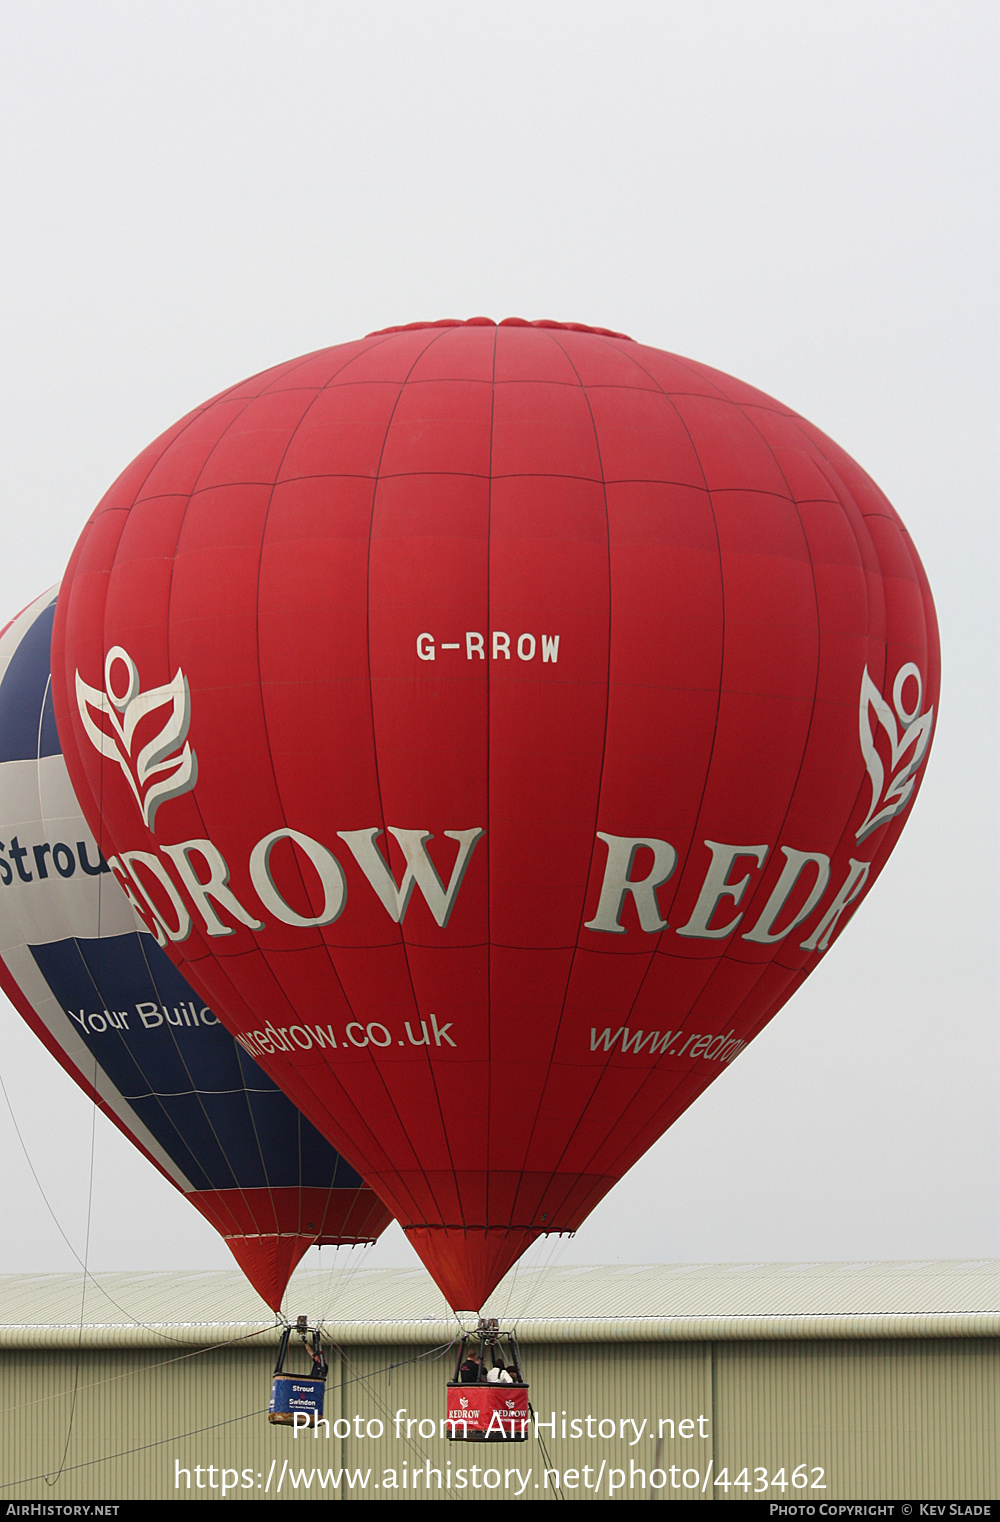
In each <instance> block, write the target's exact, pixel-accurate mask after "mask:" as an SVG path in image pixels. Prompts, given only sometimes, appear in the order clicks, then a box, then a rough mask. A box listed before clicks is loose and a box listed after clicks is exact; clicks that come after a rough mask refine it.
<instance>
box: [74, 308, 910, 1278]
mask: <svg viewBox="0 0 1000 1522" xmlns="http://www.w3.org/2000/svg"><path fill="white" fill-rule="evenodd" d="M53 690H54V696H55V707H56V717H57V721H58V725H59V731H60V735H61V738H62V742H63V747H64V751H65V753H66V759H67V763H68V765H69V768H70V773H71V776H72V779H73V783H74V786H75V788H76V791H77V794H78V796H79V797H80V798H81V800H84V807H85V809H86V810H87V812H88V817H89V819H90V822H91V824H92V826H93V828H94V829H95V832H97V833H98V839H99V841H100V844H101V845H102V848H103V849H104V850H105V852H106V854H108V855H112V854H113V855H114V857H115V860H114V862H113V867H114V870H115V871H116V872H117V874H118V875H119V878H120V880H121V881H122V882H123V884H124V885H125V886H126V887H127V888H128V890H129V891H130V893H131V894H132V896H133V898H134V901H135V903H136V905H137V907H138V908H139V909H140V912H141V913H143V914H144V916H145V918H146V920H147V922H148V923H149V924H150V926H151V928H153V929H154V931H155V932H156V933H157V935H158V938H159V939H160V941H161V943H165V945H166V949H167V950H168V952H169V953H170V955H171V957H172V958H173V959H174V960H175V961H176V962H177V964H178V965H179V966H180V967H181V968H182V969H183V971H184V974H185V976H186V977H187V978H188V979H190V981H191V982H192V983H193V984H194V985H195V986H196V987H197V988H198V989H199V990H200V991H201V992H202V993H203V994H204V997H205V998H206V1000H210V1001H211V1003H212V1006H213V1008H214V1009H216V1010H217V1011H218V1012H219V1014H220V1015H221V1016H223V1017H224V1018H225V1020H226V1022H227V1023H228V1025H229V1027H230V1029H231V1030H232V1031H233V1032H234V1034H236V1035H237V1037H238V1039H240V1040H241V1041H242V1042H243V1044H244V1046H245V1047H246V1049H247V1050H248V1051H249V1052H251V1054H252V1055H253V1056H254V1057H255V1058H257V1060H258V1061H259V1062H260V1063H261V1064H262V1065H263V1066H264V1067H265V1068H266V1069H267V1071H268V1072H270V1073H271V1074H272V1076H273V1077H274V1078H275V1080H276V1081H277V1082H278V1083H280V1085H281V1087H282V1088H283V1089H284V1090H285V1091H286V1093H288V1094H289V1095H290V1097H291V1098H292V1099H293V1100H294V1101H295V1103H296V1104H297V1105H298V1106H299V1107H300V1108H301V1109H302V1110H303V1111H304V1112H305V1113H306V1114H307V1115H308V1116H309V1117H310V1119H311V1120H312V1121H313V1122H314V1123H315V1124H316V1125H317V1126H318V1127H319V1128H320V1130H322V1131H323V1133H324V1134H325V1135H326V1136H327V1137H328V1138H329V1140H330V1141H331V1142H332V1143H333V1145H334V1146H335V1147H337V1149H338V1150H339V1151H341V1152H343V1153H344V1155H345V1156H346V1157H347V1158H348V1159H349V1160H350V1161H351V1162H352V1163H353V1164H354V1166H355V1167H356V1168H358V1169H359V1170H360V1171H361V1172H362V1173H363V1174H364V1176H365V1177H366V1179H368V1180H369V1181H370V1182H371V1183H372V1185H373V1186H374V1187H375V1188H376V1190H377V1191H378V1192H379V1193H380V1194H381V1196H382V1198H383V1199H384V1200H385V1202H386V1203H387V1205H389V1207H390V1208H391V1210H392V1211H393V1213H394V1215H396V1217H397V1218H398V1219H399V1220H400V1221H401V1222H402V1223H403V1225H404V1226H405V1228H406V1230H407V1234H408V1236H409V1237H410V1239H411V1241H412V1242H413V1243H414V1245H415V1246H416V1248H417V1251H418V1252H419V1253H420V1255H421V1257H422V1258H423V1260H424V1262H425V1263H426V1264H427V1266H428V1268H429V1269H430V1270H431V1272H432V1274H433V1275H434V1277H435V1278H436V1279H437V1281H438V1283H439V1284H440V1285H441V1287H442V1289H443V1290H444V1292H445V1294H446V1295H447V1297H448V1299H449V1300H450V1301H451V1303H452V1304H453V1305H454V1306H456V1307H459V1306H460V1307H463V1308H476V1307H479V1306H480V1305H481V1304H482V1302H483V1300H484V1299H485V1297H486V1295H487V1294H488V1293H489V1291H490V1290H491V1289H492V1288H493V1286H494V1285H495V1284H496V1283H497V1282H498V1280H499V1279H500V1277H501V1276H502V1274H503V1273H504V1272H505V1270H506V1269H507V1268H508V1267H509V1265H510V1264H511V1263H512V1262H513V1261H514V1260H515V1259H516V1258H517V1256H518V1255H519V1254H520V1253H521V1252H522V1251H523V1250H524V1248H525V1247H526V1246H527V1244H528V1243H529V1242H531V1241H532V1240H533V1239H534V1238H535V1237H537V1236H538V1235H539V1234H540V1233H542V1232H551V1231H572V1230H574V1229H575V1228H576V1227H578V1226H579V1225H580V1223H581V1222H582V1221H583V1219H584V1218H585V1216H586V1215H587V1213H588V1212H589V1211H590V1210H592V1209H593V1207H594V1205H595V1204H596V1203H597V1201H598V1200H600V1199H601V1197H602V1196H603V1195H604V1194H605V1193H606V1192H607V1190H608V1189H609V1188H610V1187H611V1186H612V1185H613V1184H614V1183H615V1181H616V1180H617V1179H619V1178H620V1177H621V1176H622V1174H623V1173H624V1172H625V1171H626V1169H628V1168H629V1167H630V1166H631V1164H632V1163H634V1162H635V1161H636V1159H637V1158H638V1157H640V1156H641V1155H642V1153H643V1152H644V1151H645V1150H646V1149H647V1148H648V1147H649V1146H650V1145H651V1144H652V1143H653V1142H654V1141H655V1140H656V1139H657V1137H659V1136H660V1135H661V1134H662V1133H663V1131H664V1130H665V1129H666V1128H667V1127H668V1126H669V1125H670V1124H671V1123H672V1122H673V1121H674V1120H675V1119H676V1118H677V1116H678V1115H680V1114H681V1112H682V1111H683V1110H685V1109H686V1108H687V1106H688V1105H689V1104H690V1103H691V1102H692V1100H694V1099H695V1098H696V1097H697V1095H698V1094H699V1093H700V1092H701V1091H702V1090H703V1089H704V1088H705V1087H706V1086H707V1085H708V1084H709V1083H711V1082H712V1080H713V1079H714V1078H716V1077H718V1076H719V1074H720V1073H721V1072H722V1071H723V1069H724V1068H725V1067H726V1065H727V1064H728V1063H729V1062H730V1061H732V1060H733V1058H734V1057H735V1056H736V1055H737V1054H738V1053H739V1052H740V1051H741V1050H742V1049H743V1047H744V1046H745V1045H746V1043H747V1042H749V1041H751V1040H752V1039H753V1037H754V1036H755V1035H756V1034H757V1032H758V1031H759V1030H760V1029H761V1028H762V1027H763V1026H764V1025H765V1024H766V1023H767V1021H768V1020H770V1018H771V1016H772V1015H773V1014H774V1013H775V1012H776V1011H777V1010H778V1009H779V1008H780V1007H781V1005H782V1004H783V1003H784V1002H785V1000H786V999H787V998H788V997H789V996H790V995H791V993H792V992H793V991H794V990H795V988H796V987H797V986H798V985H799V984H800V983H801V981H802V980H803V978H805V977H806V976H807V975H808V973H809V972H811V971H812V969H813V968H814V967H815V966H816V964H817V963H818V962H819V961H820V959H821V958H822V956H823V954H824V953H825V952H826V950H827V949H828V947H829V946H830V945H831V944H832V943H833V941H834V940H835V939H836V937H837V936H838V935H839V934H840V932H841V930H842V929H843V927H844V924H845V923H846V921H847V920H848V919H849V917H850V915H851V914H852V913H853V912H854V910H855V909H856V908H857V906H858V904H859V903H860V902H861V900H862V899H863V897H864V896H865V894H866V893H867V892H868V891H869V889H870V888H871V885H872V883H873V882H874V880H875V878H876V877H877V875H878V873H879V871H880V869H881V867H882V865H883V864H884V862H885V860H886V857H887V856H888V854H889V852H890V850H891V849H892V846H893V844H894V842H895V840H896V838H897V835H898V833H899V831H900V829H901V828H902V825H903V823H904V821H905V818H906V816H907V813H908V810H909V807H910V805H911V803H912V800H913V797H914V794H915V792H916V789H917V787H918V786H919V783H920V778H921V775H922V771H923V764H924V761H925V759H926V755H927V750H928V746H929V743H930V738H931V731H932V727H933V723H934V715H935V711H936V706H937V701H938V646H937V635H936V629H935V622H934V612H933V606H932V603H931V598H930V593H929V591H928V588H927V583H926V580H925V578H924V574H923V571H922V569H921V566H920V562H919V560H918V559H917V556H916V553H915V551H914V549H913V547H912V545H911V543H910V541H909V538H908V536H907V534H906V531H905V530H904V528H903V527H902V525H901V523H900V521H899V519H898V517H897V516H896V514H895V512H894V511H893V509H892V507H891V506H890V505H889V503H888V502H887V501H886V499H885V497H884V496H883V495H882V493H881V492H880V491H879V490H878V488H877V487H876V486H875V485H874V484H873V483H872V481H871V480H870V479H869V478H868V477H867V476H866V475H865V474H864V472H863V471H862V470H861V469H860V468H859V467H858V466H857V465H856V464H855V463H854V462H853V461H852V460H851V459H850V458H849V457H848V456H847V455H846V454H844V452H843V450H841V449H839V448H838V447H837V445H835V444H834V443H832V442H831V441H830V440H829V439H827V438H826V437H825V436H824V435H823V434H821V433H820V432H819V431H818V430H817V429H815V428H814V427H812V426H811V424H809V423H807V422H805V421H804V420H803V419H802V418H801V417H798V416H797V415H796V414H795V413H793V412H791V411H790V410H789V409H788V408H787V407H784V406H782V405H781V404H780V403H778V402H775V401H773V400H772V399H771V398H769V397H767V396H764V395H763V394H762V393H760V392H759V391H755V390H753V389H752V388H751V387H749V386H747V385H744V384H743V383H742V382H740V381H736V380H732V379H731V378H729V377H728V376H725V375H722V374H720V373H719V372H717V371H714V370H710V369H707V368H706V367H705V366H702V365H698V364H695V363H693V362H692V361H690V360H684V359H679V358H677V357H676V356H673V355H669V354H664V353H661V352H659V351H657V350H655V349H650V348H645V347H643V346H642V345H640V344H637V343H633V342H631V341H630V340H629V339H626V338H624V337H622V336H621V335H617V334H611V333H607V332H603V331H598V330H591V329H584V328H581V327H579V326H575V325H561V324H555V323H540V324H534V325H529V324H525V323H521V322H516V321H511V322H507V323H503V324H501V325H500V326H499V327H498V326H496V325H494V324H492V323H489V322H487V321H485V320H482V319H481V320H478V321H473V322H471V323H436V324H420V325H416V326H414V327H412V328H408V329H402V330H390V331H388V332H385V333H379V334H372V335H370V336H369V337H368V338H366V339H363V340H361V341H360V342H357V343H352V344H345V345H342V346H340V347H337V348H333V349H327V350H324V351H322V352H320V353H317V354H313V355H308V356H306V357H305V358H301V359H297V360H293V361H292V362H290V363H288V364H286V365H282V366H279V367H277V368H276V369H274V370H270V371H266V372H265V373H264V374H262V375H259V376H256V377H254V378H253V379H252V380H249V381H246V382H244V383H242V384H241V385H239V386H236V387H234V388H233V389H232V390H230V391H226V392H223V393H222V394H221V395H220V396H218V397H216V398H215V399H214V400H212V401H210V402H208V403H206V405H205V406H203V407H201V408H199V409H197V410H196V411H195V412H193V413H191V414H190V415H189V416H188V417H186V418H184V419H182V420H181V421H180V422H179V423H177V424H176V425H175V427H173V428H172V429H170V430H169V431H168V432H167V433H165V434H164V435H163V436H162V437H161V438H160V439H158V440H157V441H156V443H154V444H152V445H151V446H150V447H149V448H148V449H147V450H146V451H145V452H144V453H143V454H142V455H140V456H139V458H138V459H137V460H135V461H134V462H133V464H132V465H130V466H129V467H128V469H127V470H126V471H125V472H124V473H123V475H122V476H121V477H120V478H119V479H118V481H117V482H116V483H115V484H114V486H113V487H112V488H111V489H110V491H109V492H108V494H107V496H106V497H105V498H104V500H103V501H102V502H101V503H100V505H99V507H98V508H97V510H96V512H95V513H94V515H93V517H92V518H91V520H90V522H89V524H88V525H87V527H86V529H85V531H84V533H83V535H82V537H81V539H80V542H79V544H78V545H77V548H76V550H75V552H74V555H73V558H72V560H71V562H70V566H69V569H68V571H67V575H66V578H65V580H64V583H63V592H62V595H61V596H60V599H59V605H58V612H57V618H56V628H55V634H54V641H53Z"/></svg>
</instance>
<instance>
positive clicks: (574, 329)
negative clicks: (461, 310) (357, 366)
mask: <svg viewBox="0 0 1000 1522" xmlns="http://www.w3.org/2000/svg"><path fill="white" fill-rule="evenodd" d="M419 328H558V329H560V330H561V331H562V332H564V333H598V334H600V336H601V337H602V338H624V339H625V340H626V342H628V343H633V342H634V340H633V339H632V338H630V337H629V335H628V333H616V332H615V330H614V328H591V327H588V325H587V324H586V323H585V322H554V321H552V319H551V318H549V317H539V318H537V319H536V320H535V321H534V322H529V321H528V319H527V318H526V317H502V318H501V319H500V321H499V322H496V321H495V320H494V318H492V317H438V318H437V319H436V320H435V321H434V322H402V323H398V324H397V325H396V326H395V327H392V328H376V329H375V331H374V332H373V333H366V334H365V337H366V338H381V337H382V336H383V334H386V333H415V332H416V331H417V330H418V329H419Z"/></svg>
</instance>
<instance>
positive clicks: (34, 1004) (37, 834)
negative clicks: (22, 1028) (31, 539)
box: [0, 593, 388, 1302]
mask: <svg viewBox="0 0 1000 1522" xmlns="http://www.w3.org/2000/svg"><path fill="white" fill-rule="evenodd" d="M54 613H55V594H54V593H47V594H45V596H43V597H42V598H40V599H38V600H37V601H36V602H35V603H34V604H32V605H31V606H30V607H29V608H28V609H26V610H25V612H24V613H22V614H21V615H20V616H19V617H18V618H16V619H15V620H14V621H13V623H12V624H11V625H10V626H9V627H8V629H7V630H6V631H5V632H4V634H3V636H2V637H0V834H2V836H3V842H2V844H0V935H2V942H0V958H2V966H3V974H4V975H3V984H4V987H5V989H6V991H7V992H8V994H9V995H10V996H11V998H12V999H13V1001H14V1003H15V1004H16V1005H17V1007H18V1008H19V1009H20V1011H21V1013H22V1014H23V1015H24V1016H25V1018H26V1019H27V1020H28V1022H29V1023H30V1024H31V1025H32V1027H33V1029H35V1031H36V1032H37V1033H38V1034H39V1035H40V1036H41V1037H42V1039H43V1040H44V1041H45V1042H46V1045H48V1046H49V1048H50V1050H53V1051H54V1052H55V1054H56V1055H57V1056H58V1058H59V1060H60V1061H61V1062H62V1064H63V1066H64V1067H66V1069H67V1071H69V1072H70V1073H71V1075H72V1076H73V1077H74V1078H75V1079H76V1080H77V1082H78V1083H80V1084H81V1086H82V1087H84V1088H85V1089H86V1090H87V1092H89V1093H90V1094H91V1095H92V1096H94V1097H97V1098H98V1099H99V1102H100V1103H101V1105H102V1108H104V1109H105V1110H106V1111H107V1112H108V1113H109V1114H110V1115H111V1117H112V1118H113V1119H114V1120H115V1122H116V1124H117V1125H118V1126H119V1127H120V1129H121V1130H123V1131H124V1132H125V1134H126V1135H128V1136H129V1137H130V1138H131V1140H132V1141H133V1142H135V1144H136V1145H137V1146H139V1147H140V1148H141V1150H142V1151H144V1152H145V1153H146V1155H147V1156H148V1157H149V1158H150V1160H151V1161H153V1162H155V1164H156V1165H157V1166H158V1167H159V1168H160V1170H161V1171H162V1172H164V1173H165V1174H166V1175H167V1177H168V1178H170V1179H171V1181H172V1182H173V1183H174V1184H175V1185H176V1186H177V1187H178V1188H179V1189H181V1190H182V1191H183V1192H184V1193H185V1194H186V1195H187V1197H188V1198H189V1199H190V1200H191V1202H192V1203H193V1204H194V1205H196V1206H197V1207H198V1209H199V1210H201V1212H202V1213H203V1214H204V1215H205V1216H207V1218H208V1219H209V1220H210V1221H211V1222H212V1224H213V1225H215V1226H216V1227H217V1228H218V1229H219V1230H220V1231H221V1232H222V1233H223V1235H224V1236H225V1237H226V1239H227V1241H228V1242H229V1244H230V1246H231V1247H232V1249H233V1251H234V1253H235V1254H236V1256H237V1258H238V1259H239V1261H240V1263H241V1266H242V1267H243V1268H244V1270H245V1271H246V1272H247V1274H248V1276H249V1277H250V1278H251V1279H252V1280H253V1282H254V1283H255V1284H256V1285H257V1287H258V1288H259V1289H261V1292H262V1293H263V1294H264V1296H265V1298H266V1299H268V1300H269V1301H272V1302H280V1299H281V1295H282V1293H283V1291H284V1287H285V1282H286V1281H287V1276H288V1274H289V1273H290V1272H291V1269H292V1268H293V1267H294V1264H295V1262H296V1261H297V1259H298V1257H300V1256H301V1254H302V1252H303V1251H304V1250H305V1248H306V1247H307V1246H309V1245H311V1244H312V1243H313V1242H316V1241H321V1242H337V1241H356V1240H370V1239H371V1238H373V1237H375V1236H377V1235H378V1234H379V1232H380V1231H381V1230H382V1229H383V1228H384V1226H385V1224H386V1221H387V1218H388V1213H387V1212H386V1210H385V1209H384V1207H383V1206H382V1204H381V1202H380V1201H379V1200H378V1199H377V1198H376V1197H375V1196H374V1195H373V1194H372V1192H371V1191H370V1190H369V1189H367V1188H366V1187H365V1186H364V1185H363V1183H362V1180H361V1179H360V1177H359V1176H358V1174H357V1173H356V1172H355V1170H354V1169H352V1168H351V1167H350V1166H349V1165H348V1164H347V1163H346V1162H345V1161H344V1159H343V1158H341V1157H339V1156H338V1155H337V1153H336V1152H334V1150H333V1149H332V1148H331V1147H330V1145H329V1144H328V1143H327V1142H326V1141H325V1140H324V1139H323V1137H322V1136H320V1134H319V1132H318V1131H316V1129H315V1128H314V1127H313V1126H312V1125H311V1124H310V1123H309V1122H308V1121H307V1120H306V1119H305V1118H304V1117H303V1116H302V1115H301V1114H299V1113H298V1112H297V1111H296V1110H295V1107H294V1106H293V1105H292V1104H291V1103H290V1101H289V1100H288V1099H287V1098H286V1097H285V1095H284V1094H282V1093H281V1091H280V1090H279V1089H278V1087H277V1086H276V1084H275V1083H274V1082H273V1081H272V1080H271V1079H270V1078H268V1076H267V1075H266V1074H265V1073H264V1072H263V1071H262V1069H261V1068H260V1067H259V1066H258V1065H257V1064H256V1063H255V1062H254V1061H253V1060H252V1058H251V1057H250V1056H249V1055H248V1054H247V1053H246V1052H245V1051H244V1050H243V1049H242V1048H241V1047H239V1046H238V1045H237V1044H236V1042H235V1041H234V1040H233V1038H232V1036H231V1035H230V1034H229V1032H228V1031H227V1030H226V1029H225V1027H224V1026H223V1025H222V1024H221V1023H220V1022H219V1020H218V1018H217V1016H216V1015H215V1014H214V1012H213V1011H212V1009H211V1008H210V1007H208V1006H207V1005H206V1003H205V1001H204V1000H203V999H201V998H199V997H198V996H197V995H196V994H195V992H194V990H193V989H192V988H191V987H190V986H189V985H188V984H187V983H186V982H185V980H184V978H183V977H182V976H181V974H180V973H179V972H178V971H177V969H176V967H175V966H174V965H173V963H172V962H171V961H170V960H169V958H168V957H166V956H165V955H164V953H163V952H162V951H161V950H160V948H159V947H158V946H157V945H156V942H155V941H154V939H153V937H152V936H151V935H150V934H149V933H148V932H147V931H146V929H145V927H144V926H143V925H142V922H141V921H140V920H138V919H137V918H136V916H135V915H134V913H133V911H132V909H131V908H130V906H129V904H128V901H127V899H126V898H125V896H124V894H123V893H122V891H121V889H120V888H119V887H118V885H117V884H116V883H115V881H114V878H113V877H112V875H111V873H110V871H109V870H108V867H107V864H106V862H104V860H103V859H102V857H101V855H100V853H99V851H98V849H97V846H96V844H95V842H94V838H93V836H92V834H91V832H90V830H89V828H88V826H87V824H86V821H85V820H84V818H83V815H82V814H81V812H80V808H79V804H78V803H77V802H76V799H75V797H74V796H73V792H72V789H71V786H70V783H69V778H68V776H67V773H66V767H65V763H64V761H63V758H62V753H61V751H60V747H59V739H58V735H57V732H56V725H55V720H54V717H53V713H52V701H51V684H50V676H49V648H50V641H51V631H52V620H53V616H54Z"/></svg>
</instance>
